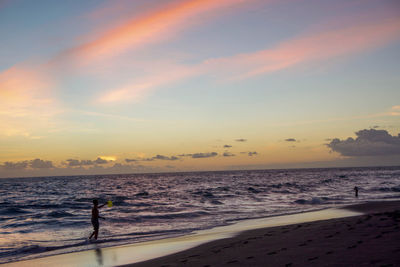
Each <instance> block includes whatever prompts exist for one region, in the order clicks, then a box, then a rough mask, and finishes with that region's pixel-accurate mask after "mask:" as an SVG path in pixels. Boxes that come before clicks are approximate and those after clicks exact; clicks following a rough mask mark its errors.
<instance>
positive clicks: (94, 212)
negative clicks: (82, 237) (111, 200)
mask: <svg viewBox="0 0 400 267" xmlns="http://www.w3.org/2000/svg"><path fill="white" fill-rule="evenodd" d="M106 204H107V203H105V204H103V205H100V206H99V202H98V201H97V199H93V208H92V225H93V233H92V234H91V235H90V237H89V239H92V237H93V236H94V239H96V240H97V236H98V234H99V227H100V224H99V218H102V219H103V220H105V218H104V217H101V216H100V215H99V209H100V208H102V207H104V206H105V205H106Z"/></svg>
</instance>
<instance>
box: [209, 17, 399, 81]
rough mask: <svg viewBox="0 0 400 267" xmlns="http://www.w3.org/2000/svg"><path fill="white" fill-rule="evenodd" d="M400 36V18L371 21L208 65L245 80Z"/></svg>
mask: <svg viewBox="0 0 400 267" xmlns="http://www.w3.org/2000/svg"><path fill="white" fill-rule="evenodd" d="M397 39H400V17H394V18H388V19H384V20H379V21H368V22H365V21H364V22H363V23H359V24H355V25H351V26H348V25H346V26H345V27H343V28H341V29H333V30H327V31H324V32H320V33H315V34H309V35H307V36H300V37H299V38H297V39H292V40H289V41H286V42H284V43H281V44H279V45H278V46H276V47H275V48H272V49H266V50H262V51H258V52H255V53H249V54H242V55H237V56H234V57H230V58H221V59H212V60H208V61H206V62H205V68H207V69H210V68H211V69H213V70H215V71H220V73H221V70H222V74H225V75H228V76H230V77H234V79H245V78H249V77H253V76H256V75H260V74H265V73H270V72H274V71H278V70H282V69H286V68H289V67H292V66H295V65H299V64H303V63H308V62H312V61H318V60H326V59H330V58H333V57H336V56H343V55H348V54H354V53H360V52H364V51H366V50H369V49H372V48H376V47H379V46H381V45H385V44H387V43H389V42H391V41H394V40H397Z"/></svg>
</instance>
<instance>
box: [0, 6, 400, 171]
mask: <svg viewBox="0 0 400 267" xmlns="http://www.w3.org/2000/svg"><path fill="white" fill-rule="evenodd" d="M0 36H1V41H0V177H18V176H39V175H75V174H106V173H134V172H165V171H168V172H169V171H197V170H199V171H206V170H236V169H266V168H298V167H299V168H301V167H334V166H377V165H399V163H400V135H399V133H400V87H399V85H400V75H399V74H400V73H399V70H400V2H399V1H397V0H391V1H385V0H383V1H373V0H365V1H363V0H354V1H349V0H337V1H330V0H315V1H314V0H307V1H306V0H304V1H302V0H297V1H295V0H283V1H278V0H271V1H269V0H246V1H244V0H218V1H216V0H185V1H182V0H179V1H175V0H173V1H167V0H165V1H154V0H140V1H139V0H138V1H124V0H115V1H50V0H48V1H46V0H40V1H20V0H0ZM348 138H352V139H348Z"/></svg>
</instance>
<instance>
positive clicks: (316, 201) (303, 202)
mask: <svg viewBox="0 0 400 267" xmlns="http://www.w3.org/2000/svg"><path fill="white" fill-rule="evenodd" d="M328 200H329V198H327V197H321V198H320V197H313V198H311V199H303V198H300V199H297V200H295V201H294V203H296V204H300V205H320V204H325V203H327V201H328Z"/></svg>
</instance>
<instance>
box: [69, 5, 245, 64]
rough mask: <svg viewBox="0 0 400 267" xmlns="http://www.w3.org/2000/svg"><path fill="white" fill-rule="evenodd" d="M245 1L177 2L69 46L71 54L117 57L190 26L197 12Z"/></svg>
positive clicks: (84, 56)
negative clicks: (88, 39)
mask: <svg viewBox="0 0 400 267" xmlns="http://www.w3.org/2000/svg"><path fill="white" fill-rule="evenodd" d="M244 2H245V1H244V0H218V1H215V0H191V1H179V2H177V3H174V4H171V5H169V6H167V7H166V8H164V9H160V10H157V11H153V12H150V13H148V14H146V15H144V16H142V17H140V18H134V19H132V20H130V21H128V22H127V23H124V24H122V25H120V26H118V27H115V28H113V29H111V30H108V31H106V32H104V33H103V34H102V35H101V36H100V37H97V38H96V39H95V40H94V41H91V42H88V43H86V44H83V45H81V46H79V47H77V48H75V49H72V53H73V54H77V55H78V56H79V58H80V59H81V60H84V61H86V60H88V61H90V60H95V59H99V58H109V57H112V56H116V55H119V54H121V53H123V52H125V51H127V50H129V49H135V48H137V47H140V46H144V45H146V44H149V43H154V42H156V41H160V40H165V39H167V38H168V37H170V36H171V35H172V34H174V33H176V32H178V31H179V30H181V29H183V28H185V27H187V26H188V25H191V24H192V22H191V21H193V19H194V17H195V16H197V15H200V14H202V15H203V14H204V13H207V12H210V11H215V10H218V9H220V8H224V7H228V6H232V5H235V4H239V3H244Z"/></svg>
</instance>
